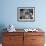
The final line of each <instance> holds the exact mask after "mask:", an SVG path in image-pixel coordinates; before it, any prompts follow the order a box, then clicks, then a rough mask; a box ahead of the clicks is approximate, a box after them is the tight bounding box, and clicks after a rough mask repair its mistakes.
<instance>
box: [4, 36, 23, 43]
mask: <svg viewBox="0 0 46 46" xmlns="http://www.w3.org/2000/svg"><path fill="white" fill-rule="evenodd" d="M21 41H23V36H4V37H3V43H6V44H8V43H14V42H21Z"/></svg>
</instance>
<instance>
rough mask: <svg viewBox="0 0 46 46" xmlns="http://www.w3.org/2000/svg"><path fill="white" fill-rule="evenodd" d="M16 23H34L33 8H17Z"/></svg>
mask: <svg viewBox="0 0 46 46" xmlns="http://www.w3.org/2000/svg"><path fill="white" fill-rule="evenodd" d="M17 21H20V22H34V21H35V7H18V8H17Z"/></svg>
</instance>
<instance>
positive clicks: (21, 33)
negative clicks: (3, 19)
mask: <svg viewBox="0 0 46 46" xmlns="http://www.w3.org/2000/svg"><path fill="white" fill-rule="evenodd" d="M23 34H24V33H23V32H4V33H3V35H4V36H23Z"/></svg>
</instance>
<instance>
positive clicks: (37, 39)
mask: <svg viewBox="0 0 46 46" xmlns="http://www.w3.org/2000/svg"><path fill="white" fill-rule="evenodd" d="M32 44H44V36H32Z"/></svg>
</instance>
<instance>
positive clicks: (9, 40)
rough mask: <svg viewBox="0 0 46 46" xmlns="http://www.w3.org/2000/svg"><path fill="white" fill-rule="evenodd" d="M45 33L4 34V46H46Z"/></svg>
mask: <svg viewBox="0 0 46 46" xmlns="http://www.w3.org/2000/svg"><path fill="white" fill-rule="evenodd" d="M44 34H45V33H44V32H3V42H2V45H3V46H44V41H45V40H44V39H45V37H44V36H45V35H44Z"/></svg>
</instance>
